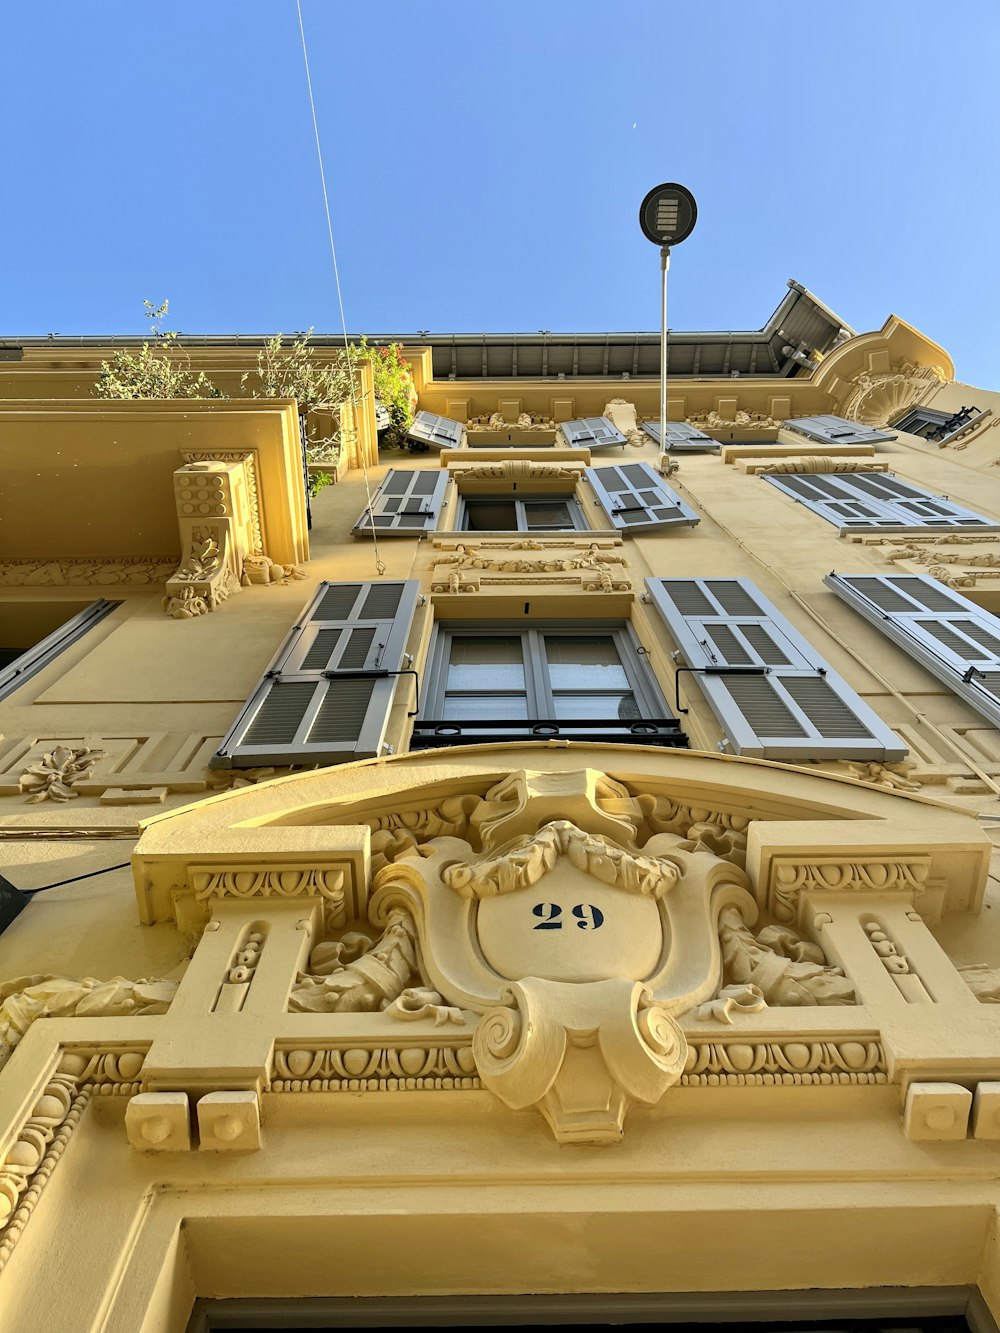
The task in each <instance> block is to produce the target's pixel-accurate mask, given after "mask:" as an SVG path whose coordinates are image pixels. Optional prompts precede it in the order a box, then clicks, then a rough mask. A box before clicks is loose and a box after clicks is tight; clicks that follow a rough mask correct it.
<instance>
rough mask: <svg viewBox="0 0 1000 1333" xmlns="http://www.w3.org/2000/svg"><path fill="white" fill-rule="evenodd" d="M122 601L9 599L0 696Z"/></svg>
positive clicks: (3, 617)
mask: <svg viewBox="0 0 1000 1333" xmlns="http://www.w3.org/2000/svg"><path fill="white" fill-rule="evenodd" d="M119 605H120V603H119V602H109V601H106V600H105V599H104V598H103V597H102V598H100V599H99V600H98V601H96V602H91V604H90V605H89V606H85V607H83V609H82V610H80V609H79V607H80V603H79V602H76V603H73V602H70V603H66V602H20V601H18V602H6V603H4V606H3V612H2V614H0V699H5V698H6V697H7V696H8V695H9V694H13V693H14V691H15V690H17V689H20V687H21V686H22V685H23V684H24V683H25V681H27V680H30V679H31V677H32V676H34V675H36V674H37V673H38V672H39V671H41V670H42V669H43V668H44V667H47V666H48V664H49V663H50V662H51V661H52V660H53V659H54V658H56V657H58V656H59V654H60V653H62V652H65V650H66V649H67V648H69V647H70V646H71V645H72V644H74V643H76V641H77V640H78V639H80V638H82V637H83V635H84V634H86V633H87V631H88V630H90V629H93V627H94V626H95V625H96V624H98V622H99V621H101V620H103V619H104V617H105V616H106V615H109V614H110V613H111V612H112V611H113V610H114V609H115V607H116V606H119Z"/></svg>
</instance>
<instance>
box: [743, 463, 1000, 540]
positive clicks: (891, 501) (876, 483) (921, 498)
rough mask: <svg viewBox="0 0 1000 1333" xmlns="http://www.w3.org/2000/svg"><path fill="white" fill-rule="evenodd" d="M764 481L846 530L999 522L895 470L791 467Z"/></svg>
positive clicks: (992, 527) (982, 527) (996, 525)
mask: <svg viewBox="0 0 1000 1333" xmlns="http://www.w3.org/2000/svg"><path fill="white" fill-rule="evenodd" d="M763 479H764V481H766V482H768V483H769V484H770V485H772V486H776V487H777V488H778V490H779V491H784V493H785V494H786V495H790V496H791V497H792V499H793V500H798V501H799V503H800V504H804V505H806V506H808V508H810V509H812V510H813V511H814V512H815V513H817V514H819V515H820V517H821V518H825V519H826V520H827V522H828V523H833V524H835V525H836V526H837V527H838V528H839V529H840V531H841V532H857V531H864V530H866V529H873V528H874V529H882V530H887V531H890V532H900V531H906V530H907V529H910V528H943V529H945V530H948V531H954V530H956V529H962V528H977V529H978V530H979V531H981V532H995V531H997V530H998V529H1000V522H997V521H996V520H995V519H992V518H984V517H983V515H982V514H977V513H974V512H973V511H972V510H971V509H965V508H963V506H962V505H958V504H953V503H952V502H951V501H950V500H949V499H948V498H947V497H946V496H943V495H933V494H931V492H930V491H924V490H921V489H920V487H919V486H913V485H911V484H910V483H909V482H907V481H900V479H899V478H898V477H896V476H894V475H893V474H892V473H891V472H884V473H875V472H844V473H841V474H839V475H832V476H831V475H829V474H825V473H818V474H817V473H806V472H791V473H782V474H780V475H778V474H774V473H767V472H765V473H764V474H763Z"/></svg>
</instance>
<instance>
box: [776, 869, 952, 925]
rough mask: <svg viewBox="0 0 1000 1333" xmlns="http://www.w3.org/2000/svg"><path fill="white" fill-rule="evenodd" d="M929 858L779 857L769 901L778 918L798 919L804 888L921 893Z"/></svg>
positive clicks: (830, 890)
mask: <svg viewBox="0 0 1000 1333" xmlns="http://www.w3.org/2000/svg"><path fill="white" fill-rule="evenodd" d="M929 873H930V859H929V857H927V856H916V857H914V858H913V859H912V860H898V861H887V860H882V859H877V858H872V859H871V860H864V861H861V860H858V861H847V860H833V859H831V860H828V861H827V860H822V861H821V860H817V861H816V862H815V863H811V862H804V861H796V860H792V859H790V858H776V859H775V866H774V874H773V878H772V894H771V900H770V902H769V904H768V906H769V907H770V910H771V911H772V912H773V914H774V916H775V917H776V918H777V920H778V921H781V922H792V921H795V920H796V919H797V915H798V899H799V894H800V893H801V892H802V891H803V890H804V889H825V890H827V891H828V892H835V893H855V892H856V893H887V892H900V891H902V890H908V891H909V892H911V893H912V894H913V895H914V897H918V896H919V895H920V894H922V893H923V892H924V891H925V889H926V888H927V877H928V875H929Z"/></svg>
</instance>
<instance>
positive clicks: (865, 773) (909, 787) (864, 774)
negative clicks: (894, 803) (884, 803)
mask: <svg viewBox="0 0 1000 1333" xmlns="http://www.w3.org/2000/svg"><path fill="white" fill-rule="evenodd" d="M844 766H845V768H846V769H847V771H848V772H849V773H850V774H851V776H852V777H856V778H858V779H859V780H860V781H861V782H870V783H872V784H873V785H874V786H876V787H888V788H889V790H890V791H920V789H921V787H922V786H923V783H922V782H921V781H920V779H919V778H916V777H914V776H912V771H913V768H914V765H913V764H910V763H906V762H903V763H900V764H876V763H863V762H854V761H846V762H845V765H844Z"/></svg>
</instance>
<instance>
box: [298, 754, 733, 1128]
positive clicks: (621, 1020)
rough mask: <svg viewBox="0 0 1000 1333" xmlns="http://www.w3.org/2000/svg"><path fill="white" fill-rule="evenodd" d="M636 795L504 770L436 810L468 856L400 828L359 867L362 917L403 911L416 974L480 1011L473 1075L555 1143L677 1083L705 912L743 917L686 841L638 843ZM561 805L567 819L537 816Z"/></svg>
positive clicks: (710, 964)
mask: <svg viewBox="0 0 1000 1333" xmlns="http://www.w3.org/2000/svg"><path fill="white" fill-rule="evenodd" d="M651 804H653V805H655V802H653V803H651ZM637 806H638V803H637V801H636V800H635V798H633V797H631V795H630V794H629V793H628V790H627V789H626V788H625V787H624V786H623V785H622V784H620V783H617V782H614V781H613V780H611V779H609V778H607V777H606V776H605V775H604V774H596V773H589V772H581V773H563V774H559V775H558V776H557V775H554V774H531V773H520V774H513V775H511V777H510V778H508V779H505V780H504V781H503V782H501V783H498V784H497V785H496V786H495V787H494V788H492V789H491V790H490V791H489V792H488V793H487V796H486V798H485V799H482V800H481V802H480V803H479V804H477V805H476V806H475V807H474V808H473V809H471V811H468V814H467V811H466V809H464V808H462V807H461V806H458V805H456V806H453V807H452V808H451V809H450V810H449V811H448V814H449V816H450V819H449V823H451V824H452V825H454V824H457V823H459V822H460V820H461V818H462V816H467V818H468V823H469V832H470V833H471V834H475V833H478V834H479V839H480V841H481V844H482V847H483V851H482V852H480V853H478V854H477V853H476V852H475V851H474V849H473V847H472V846H471V845H470V843H469V842H468V841H464V840H460V839H458V838H456V837H452V836H447V835H444V836H437V837H433V838H431V839H430V840H429V841H426V842H417V840H416V837H415V836H413V835H411V837H410V839H408V840H406V842H405V845H402V846H400V847H399V848H398V850H396V851H395V855H394V859H393V860H392V861H387V863H386V864H384V865H383V866H382V868H381V869H380V870H379V872H378V874H377V875H376V877H375V883H374V888H375V893H374V896H373V898H372V900H371V907H370V911H371V915H372V919H373V920H374V921H376V922H383V921H386V922H392V921H393V920H395V919H397V916H398V914H399V913H401V912H405V913H407V915H408V917H412V920H413V921H414V923H415V925H416V929H417V932H418V936H419V951H418V952H416V953H415V954H414V958H415V959H416V958H417V957H419V959H420V962H421V967H422V971H423V973H424V977H423V980H424V982H425V984H426V986H427V987H428V988H429V989H433V991H435V992H437V995H438V996H441V997H443V998H444V1001H445V1006H446V1007H451V1008H454V1009H457V1010H462V1011H466V1012H467V1011H469V1010H471V1011H473V1012H474V1013H479V1014H481V1015H482V1017H481V1018H480V1020H479V1024H478V1026H477V1028H476V1032H475V1037H474V1040H473V1049H474V1053H475V1058H476V1065H477V1068H478V1070H479V1076H480V1078H481V1079H482V1081H483V1083H484V1085H485V1086H486V1087H488V1088H490V1089H491V1090H492V1091H493V1092H494V1093H495V1094H496V1095H497V1096H498V1097H499V1098H500V1099H501V1100H502V1101H504V1102H505V1103H506V1104H507V1105H508V1106H510V1107H512V1108H514V1109H524V1108H527V1107H534V1108H535V1109H537V1110H538V1111H539V1112H540V1113H541V1114H542V1115H543V1116H544V1117H545V1119H546V1120H547V1122H548V1123H549V1125H550V1127H551V1128H552V1131H553V1133H554V1134H555V1136H556V1138H557V1139H558V1140H559V1141H560V1142H588V1143H601V1142H610V1141H614V1140H617V1139H618V1138H620V1137H621V1135H622V1132H623V1126H624V1120H625V1117H626V1114H627V1111H628V1108H629V1107H630V1106H631V1105H633V1104H635V1103H637V1102H639V1103H646V1104H650V1103H653V1102H655V1101H657V1100H658V1099H659V1098H660V1097H661V1096H662V1094H663V1093H664V1092H665V1091H666V1090H667V1088H669V1087H670V1086H671V1085H672V1084H673V1083H676V1082H677V1080H678V1078H679V1077H680V1073H681V1070H682V1068H683V1065H684V1061H685V1058H686V1045H685V1038H684V1034H683V1032H682V1031H681V1029H680V1028H679V1026H678V1024H677V1021H676V1015H677V1014H679V1013H682V1012H684V1011H686V1010H687V1009H690V1008H692V1007H694V1006H696V1005H697V1004H698V1003H700V1002H702V1001H704V1000H706V999H708V998H709V996H710V995H712V994H714V993H716V992H717V991H718V988H719V985H720V983H721V980H722V976H721V952H720V948H719V944H718V920H719V913H720V912H721V911H722V910H723V909H724V908H725V907H727V906H728V907H731V908H737V909H739V910H741V911H742V912H744V913H745V914H746V917H747V919H749V920H752V919H753V916H754V911H755V909H754V907H753V905H752V902H751V900H750V898H749V895H748V894H747V892H746V888H745V883H746V881H745V877H744V875H743V873H742V871H741V870H739V869H738V868H737V867H736V866H734V865H733V864H732V863H729V862H725V861H722V860H720V859H719V858H717V857H716V856H715V855H714V854H713V853H711V852H710V851H708V850H707V848H706V847H705V846H704V845H700V844H699V843H698V842H697V840H695V839H692V840H686V839H683V838H681V837H679V836H678V835H677V834H658V835H654V836H653V838H652V839H651V840H650V841H649V842H647V844H646V845H645V846H644V847H643V848H642V850H641V851H639V850H637V849H636V847H635V831H636V826H637V824H638V823H639V822H640V821H643V822H644V815H643V812H642V810H641V809H638V808H637ZM567 808H568V809H569V811H570V812H571V813H572V814H573V820H570V819H566V818H560V819H546V818H545V817H546V814H547V813H548V811H549V810H551V811H553V812H555V810H567ZM663 813H664V815H665V816H666V817H670V816H671V815H673V816H674V817H676V814H677V811H676V808H675V809H674V810H672V811H667V810H664V812H663ZM439 819H440V813H438V814H436V815H435V820H439ZM539 820H544V821H545V822H544V823H542V826H541V827H538V824H539ZM419 822H421V821H418V820H417V819H416V818H414V819H413V821H412V823H411V824H410V827H411V829H412V828H416V827H417V825H418V823H419ZM426 822H429V821H426ZM689 830H690V824H688V826H687V827H686V829H685V831H689ZM719 832H720V834H721V833H722V832H723V830H722V829H721V828H720V830H719ZM682 844H683V845H682ZM459 941H467V944H466V945H465V946H463V947H461V948H459V947H458V942H459ZM473 941H474V945H473ZM470 946H472V947H470ZM333 947H334V948H337V949H338V957H342V950H341V949H340V948H339V946H333ZM314 960H315V954H314ZM430 1016H431V1015H428V1017H430ZM442 1021H443V1020H442Z"/></svg>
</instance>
